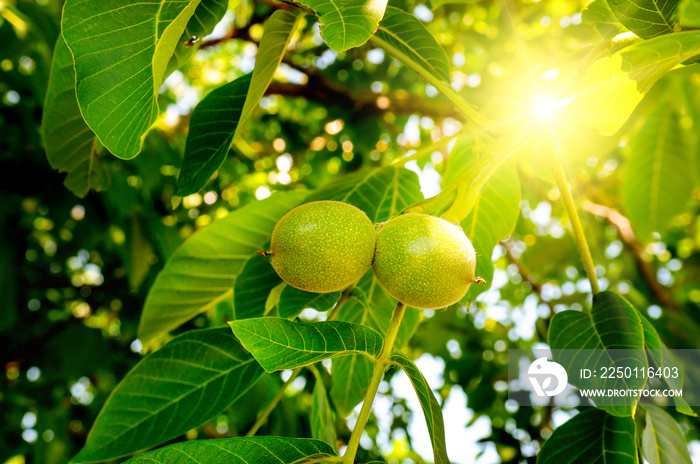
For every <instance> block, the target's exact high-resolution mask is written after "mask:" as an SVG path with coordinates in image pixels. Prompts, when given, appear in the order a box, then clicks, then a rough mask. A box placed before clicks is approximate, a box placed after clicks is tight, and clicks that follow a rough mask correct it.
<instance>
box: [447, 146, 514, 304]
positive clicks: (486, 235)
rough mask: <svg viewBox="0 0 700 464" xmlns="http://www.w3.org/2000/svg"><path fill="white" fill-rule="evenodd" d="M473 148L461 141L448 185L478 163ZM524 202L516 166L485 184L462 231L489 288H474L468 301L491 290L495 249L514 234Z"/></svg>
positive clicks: (449, 163) (510, 165) (452, 154)
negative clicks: (522, 201) (471, 246)
mask: <svg viewBox="0 0 700 464" xmlns="http://www.w3.org/2000/svg"><path fill="white" fill-rule="evenodd" d="M466 138H469V136H466ZM471 147H472V143H471V142H470V141H469V140H458V141H457V143H456V144H455V146H454V147H453V149H452V151H451V152H450V156H449V158H448V160H447V167H446V169H445V174H444V178H445V180H446V182H452V181H456V180H457V179H459V178H460V176H462V175H463V174H464V173H465V172H466V171H468V170H469V169H470V168H471V167H472V165H473V164H474V163H475V159H476V157H475V156H474V155H473V153H472V150H471ZM446 185H449V184H446ZM521 199H522V194H521V192H520V178H519V177H518V171H517V169H516V167H515V164H514V163H513V162H507V163H506V164H504V165H503V166H501V167H500V168H498V170H497V171H496V172H495V173H494V174H493V175H492V176H491V177H489V178H488V180H487V181H486V182H485V183H484V186H483V187H482V188H481V190H480V191H479V195H478V196H477V197H476V201H475V202H474V206H473V207H472V210H471V211H470V212H469V214H468V215H467V217H466V218H464V220H463V221H462V223H461V225H462V228H463V229H464V232H465V233H466V234H467V237H469V239H470V240H471V242H472V245H474V250H475V251H476V256H477V259H476V275H477V276H479V277H483V278H484V279H485V280H486V282H487V284H486V285H483V284H482V285H472V286H471V287H470V288H469V291H468V292H467V295H466V298H467V299H469V300H473V299H474V298H476V296H477V295H479V294H480V293H482V292H484V291H486V290H488V288H489V287H490V285H491V284H490V283H491V280H492V278H493V269H494V267H493V262H492V261H491V255H492V254H493V249H494V247H495V246H496V245H498V243H499V242H500V241H501V240H503V239H505V238H506V237H508V236H509V235H510V234H511V233H513V230H514V229H515V225H516V223H517V222H518V217H519V216H520V200H521Z"/></svg>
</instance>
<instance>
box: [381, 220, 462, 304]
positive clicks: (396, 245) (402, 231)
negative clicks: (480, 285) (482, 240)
mask: <svg viewBox="0 0 700 464" xmlns="http://www.w3.org/2000/svg"><path fill="white" fill-rule="evenodd" d="M372 268H373V269H374V274H375V276H376V277H377V280H378V281H379V283H380V284H381V285H382V287H384V288H385V289H386V291H388V292H389V293H390V294H391V295H392V296H393V297H394V298H396V299H397V300H399V301H401V302H403V303H405V304H406V305H407V306H412V307H414V308H419V309H437V308H444V307H446V306H449V305H451V304H454V303H456V302H458V301H459V300H461V299H462V297H464V295H465V294H466V293H467V290H468V289H469V285H470V284H471V283H472V281H473V280H474V269H475V268H476V254H475V253H474V247H473V246H472V244H471V242H470V241H469V239H468V238H467V236H466V235H465V234H464V231H463V230H462V228H461V227H458V226H455V225H454V224H450V223H449V222H447V221H445V220H444V219H440V218H437V217H434V216H428V215H425V214H406V215H403V216H398V217H396V218H394V219H392V220H390V221H389V222H387V223H386V224H384V225H382V226H381V228H380V229H379V231H378V232H377V244H376V252H375V255H374V264H373V265H372Z"/></svg>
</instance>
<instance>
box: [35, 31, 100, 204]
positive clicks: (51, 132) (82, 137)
mask: <svg viewBox="0 0 700 464" xmlns="http://www.w3.org/2000/svg"><path fill="white" fill-rule="evenodd" d="M41 124H42V133H43V136H44V147H45V148H46V156H47V157H48V159H49V163H51V167H53V168H54V169H57V170H59V171H62V172H67V173H68V176H67V177H66V180H65V185H66V187H68V188H69V189H70V190H71V191H72V192H73V193H75V194H76V195H78V196H79V197H84V196H85V195H87V193H88V192H89V191H90V190H104V189H105V188H107V186H108V185H109V174H108V172H107V169H106V168H105V165H104V161H103V160H102V157H101V156H100V154H99V153H98V147H100V146H101V145H100V143H99V141H98V140H97V139H96V138H95V133H94V132H92V130H90V128H89V127H88V126H87V124H85V121H84V120H83V116H82V115H81V114H80V108H79V107H78V100H77V99H76V97H75V70H74V69H73V55H72V54H71V52H70V50H69V49H68V47H67V46H66V42H65V41H64V40H63V37H62V36H59V38H58V41H57V42H56V48H55V50H54V56H53V62H52V64H51V77H50V78H49V88H48V91H47V92H46V101H45V102H44V113H43V115H42V121H41Z"/></svg>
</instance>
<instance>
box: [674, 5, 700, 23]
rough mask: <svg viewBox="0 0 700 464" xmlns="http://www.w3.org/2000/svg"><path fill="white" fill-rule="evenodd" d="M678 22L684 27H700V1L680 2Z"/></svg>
mask: <svg viewBox="0 0 700 464" xmlns="http://www.w3.org/2000/svg"><path fill="white" fill-rule="evenodd" d="M678 22H679V23H681V25H683V27H689V28H700V1H699V0H682V1H681V2H680V3H679V4H678Z"/></svg>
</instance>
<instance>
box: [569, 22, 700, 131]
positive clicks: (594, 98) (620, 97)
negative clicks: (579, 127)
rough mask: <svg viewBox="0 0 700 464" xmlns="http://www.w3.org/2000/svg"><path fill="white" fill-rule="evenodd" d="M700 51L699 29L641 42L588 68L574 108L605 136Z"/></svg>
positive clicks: (623, 121) (616, 128)
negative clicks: (653, 88)
mask: <svg viewBox="0 0 700 464" xmlns="http://www.w3.org/2000/svg"><path fill="white" fill-rule="evenodd" d="M698 53H700V31H688V32H678V33H674V34H667V35H663V36H660V37H656V38H653V39H650V40H645V41H638V42H635V43H633V44H632V45H629V46H628V47H625V48H623V49H622V50H621V51H619V52H617V53H615V54H613V55H612V56H610V57H606V58H603V59H601V60H599V61H597V62H596V63H594V64H593V66H591V67H590V69H588V71H587V72H586V75H585V77H584V81H583V84H582V91H581V92H580V93H579V94H578V97H577V98H576V100H574V102H573V103H572V109H574V110H575V111H576V112H577V113H580V114H581V115H582V117H584V118H585V119H587V120H589V121H590V122H591V124H592V125H594V126H595V127H597V128H598V130H599V131H600V132H601V133H602V134H604V135H612V134H614V133H615V132H617V131H618V130H619V129H620V127H622V125H623V124H624V123H625V121H627V119H628V118H629V116H630V115H631V114H632V111H633V110H634V109H635V108H636V107H637V105H638V104H639V102H640V101H641V100H642V98H643V97H644V95H646V93H647V92H648V91H649V90H650V89H651V87H652V86H653V85H654V83H656V81H658V80H659V79H660V78H662V77H663V76H664V75H665V74H666V73H667V72H668V71H670V70H671V69H673V68H674V67H675V66H677V65H679V64H681V63H682V62H683V61H685V60H687V59H688V58H692V57H693V56H695V55H697V54H698Z"/></svg>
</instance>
